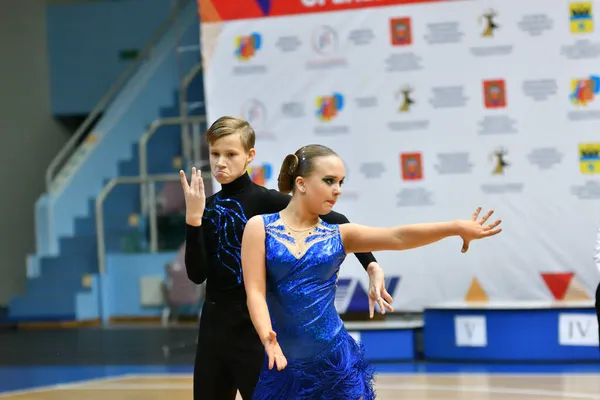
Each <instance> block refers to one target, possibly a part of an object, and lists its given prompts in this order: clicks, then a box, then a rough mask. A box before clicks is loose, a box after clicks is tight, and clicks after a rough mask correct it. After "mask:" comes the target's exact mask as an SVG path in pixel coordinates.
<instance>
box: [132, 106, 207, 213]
mask: <svg viewBox="0 0 600 400" xmlns="http://www.w3.org/2000/svg"><path fill="white" fill-rule="evenodd" d="M188 121H189V122H191V123H198V124H201V123H204V122H205V121H206V117H205V116H203V115H199V116H194V117H188ZM182 122H183V119H182V118H181V117H171V118H162V119H157V120H156V121H154V122H152V123H151V124H150V126H149V127H148V130H147V131H146V132H145V133H144V134H143V135H142V137H141V138H140V141H139V143H138V148H139V158H140V176H141V177H146V176H148V142H149V141H150V139H151V138H152V136H154V134H155V133H156V131H157V130H158V128H160V127H162V126H168V125H181V124H182ZM140 201H141V212H142V214H143V215H147V214H148V212H149V211H150V209H149V208H148V207H149V203H148V185H147V184H145V183H144V184H142V185H140Z"/></svg>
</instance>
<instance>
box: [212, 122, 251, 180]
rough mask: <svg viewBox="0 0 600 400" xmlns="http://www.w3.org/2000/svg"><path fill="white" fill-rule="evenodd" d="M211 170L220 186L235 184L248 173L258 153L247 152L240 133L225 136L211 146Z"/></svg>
mask: <svg viewBox="0 0 600 400" xmlns="http://www.w3.org/2000/svg"><path fill="white" fill-rule="evenodd" d="M208 150H209V152H210V170H211V172H212V174H213V176H214V177H215V179H216V180H217V182H219V183H220V184H222V185H223V184H226V183H230V182H233V181H234V180H236V179H237V178H239V177H240V176H242V175H244V174H245V173H246V169H247V168H248V164H250V163H251V162H252V160H253V159H254V156H255V154H256V151H255V150H254V149H250V151H248V152H246V149H244V144H243V142H242V137H241V136H240V134H238V133H234V134H232V135H227V136H223V137H221V138H219V139H217V140H215V141H214V142H213V143H212V144H209V146H208Z"/></svg>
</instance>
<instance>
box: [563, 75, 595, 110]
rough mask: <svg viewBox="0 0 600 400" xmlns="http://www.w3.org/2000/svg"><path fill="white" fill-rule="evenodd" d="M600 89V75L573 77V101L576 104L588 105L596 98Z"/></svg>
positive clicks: (571, 96)
mask: <svg viewBox="0 0 600 400" xmlns="http://www.w3.org/2000/svg"><path fill="white" fill-rule="evenodd" d="M599 91H600V76H597V75H592V76H590V77H589V78H583V79H571V94H570V95H569V98H570V99H571V103H573V104H575V105H576V106H587V105H588V104H589V103H591V102H592V101H594V100H595V99H596V95H597V94H598V92H599Z"/></svg>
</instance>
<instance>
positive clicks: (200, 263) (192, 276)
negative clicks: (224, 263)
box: [185, 224, 208, 285]
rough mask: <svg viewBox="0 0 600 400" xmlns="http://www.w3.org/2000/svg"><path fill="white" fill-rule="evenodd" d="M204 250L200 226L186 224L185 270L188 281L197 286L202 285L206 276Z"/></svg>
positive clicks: (206, 266)
mask: <svg viewBox="0 0 600 400" xmlns="http://www.w3.org/2000/svg"><path fill="white" fill-rule="evenodd" d="M207 268H208V265H207V261H206V250H205V248H204V240H203V236H202V225H200V226H191V225H187V224H186V232H185V270H186V272H187V276H188V278H189V280H190V281H192V282H194V283H195V284H197V285H200V284H202V283H204V281H205V280H206V274H207Z"/></svg>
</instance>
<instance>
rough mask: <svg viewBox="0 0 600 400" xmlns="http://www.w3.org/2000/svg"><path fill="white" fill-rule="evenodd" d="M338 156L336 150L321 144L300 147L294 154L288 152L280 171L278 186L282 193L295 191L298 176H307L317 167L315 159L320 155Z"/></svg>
mask: <svg viewBox="0 0 600 400" xmlns="http://www.w3.org/2000/svg"><path fill="white" fill-rule="evenodd" d="M326 156H337V154H336V153H335V151H333V150H331V149H330V148H329V147H326V146H322V145H320V144H309V145H307V146H304V147H301V148H299V149H298V150H297V151H296V152H295V153H294V154H288V155H287V156H286V157H285V159H284V160H283V163H282V164H281V170H280V171H279V178H277V186H278V187H279V191H280V192H282V193H290V192H293V191H294V187H295V186H296V178H297V177H299V176H301V177H303V178H307V177H308V176H310V174H312V172H313V171H314V169H315V159H316V158H318V157H326Z"/></svg>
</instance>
